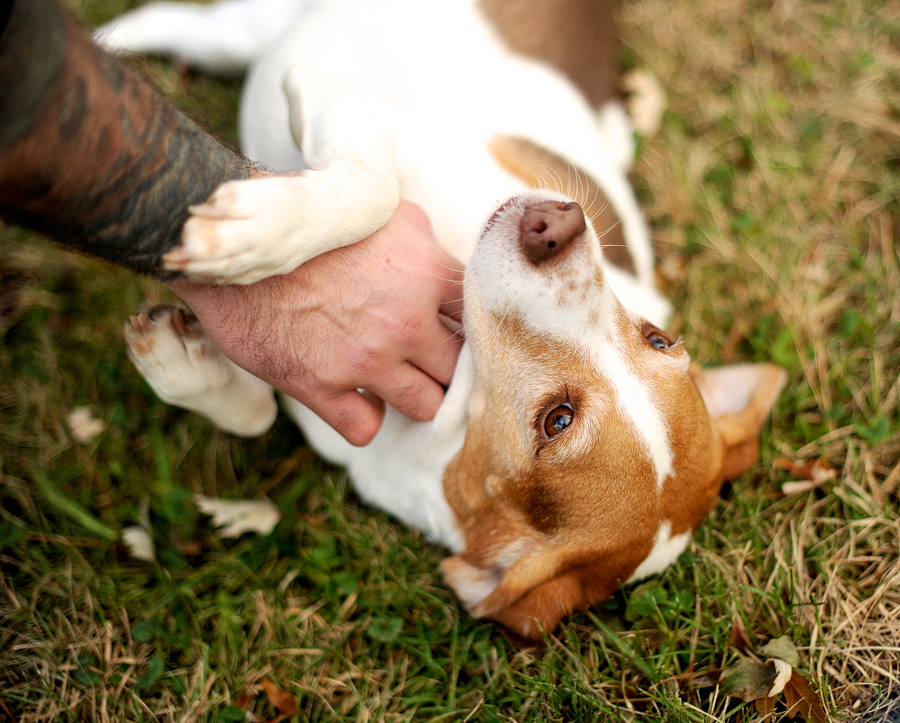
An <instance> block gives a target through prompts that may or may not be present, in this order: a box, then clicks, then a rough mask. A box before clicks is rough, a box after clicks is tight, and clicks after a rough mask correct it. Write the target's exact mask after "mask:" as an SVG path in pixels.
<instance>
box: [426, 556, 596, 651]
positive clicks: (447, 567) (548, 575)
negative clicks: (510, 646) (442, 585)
mask: <svg viewBox="0 0 900 723" xmlns="http://www.w3.org/2000/svg"><path fill="white" fill-rule="evenodd" d="M478 557H480V555H479V554H478V552H475V553H474V554H472V552H469V551H467V552H463V553H461V554H459V555H454V556H453V557H448V558H447V559H445V560H444V561H443V562H442V563H441V572H442V573H443V575H444V580H445V581H446V582H447V584H448V585H449V586H450V587H451V588H453V590H454V592H456V594H457V595H458V596H459V598H460V600H462V602H463V604H464V605H465V606H466V609H467V610H468V611H469V613H470V614H471V615H472V616H473V617H476V618H490V619H491V620H496V621H497V622H499V623H501V624H502V625H505V626H506V627H507V628H509V629H510V630H512V631H513V632H514V633H516V634H517V635H520V636H521V637H523V638H527V639H529V640H539V639H540V638H541V637H542V635H543V631H548V632H549V631H551V630H553V629H554V628H555V627H556V626H557V624H558V623H559V621H560V620H561V619H562V618H563V616H565V615H566V614H568V613H569V612H571V611H572V610H574V609H575V608H576V607H579V606H580V604H581V601H582V600H581V598H582V589H581V583H580V581H579V580H578V578H577V576H576V575H572V574H567V573H566V572H562V573H561V574H557V570H556V568H557V565H556V555H554V554H553V552H552V550H550V549H547V548H546V546H544V545H542V544H541V543H540V542H539V541H536V540H534V539H527V538H519V539H517V540H513V541H512V542H510V543H509V544H507V545H506V546H505V547H504V548H502V549H501V550H500V552H499V554H498V555H497V557H496V559H495V560H494V561H493V562H492V563H490V562H487V561H485V563H484V564H482V562H481V561H480V560H478V561H477V562H476V561H475V560H476V559H477V558H478Z"/></svg>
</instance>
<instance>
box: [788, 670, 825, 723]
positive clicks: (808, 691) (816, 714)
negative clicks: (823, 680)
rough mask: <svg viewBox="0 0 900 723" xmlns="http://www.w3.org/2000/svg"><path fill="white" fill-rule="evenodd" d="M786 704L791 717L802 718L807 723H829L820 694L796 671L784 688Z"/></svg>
mask: <svg viewBox="0 0 900 723" xmlns="http://www.w3.org/2000/svg"><path fill="white" fill-rule="evenodd" d="M784 702H785V704H786V705H787V713H788V715H789V716H798V715H799V716H801V717H802V718H803V720H805V721H806V723H827V721H828V716H826V715H825V708H824V707H823V706H822V701H821V699H820V698H819V694H818V693H816V691H814V690H813V689H812V686H811V685H810V684H809V681H808V680H807V679H806V678H804V677H803V676H802V675H798V674H797V672H796V671H794V674H793V675H792V676H791V679H790V680H789V681H788V683H787V685H785V686H784Z"/></svg>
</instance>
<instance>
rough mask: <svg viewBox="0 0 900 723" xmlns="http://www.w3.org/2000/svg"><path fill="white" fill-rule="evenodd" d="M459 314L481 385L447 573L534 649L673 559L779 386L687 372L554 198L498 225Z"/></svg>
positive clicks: (768, 373) (499, 215)
mask: <svg viewBox="0 0 900 723" xmlns="http://www.w3.org/2000/svg"><path fill="white" fill-rule="evenodd" d="M465 298H466V312H465V325H466V338H467V343H468V344H469V345H471V348H472V350H473V358H474V362H475V373H476V381H475V390H474V393H473V395H472V398H471V402H470V418H471V419H470V423H469V426H468V430H467V433H466V440H465V444H464V445H463V448H462V450H461V451H460V452H459V454H458V455H457V456H456V458H455V459H454V460H453V462H452V463H451V464H450V465H449V466H448V468H447V471H446V473H445V476H444V489H445V494H446V497H447V499H448V501H449V503H450V505H451V507H452V508H453V510H454V512H455V514H456V515H457V518H458V520H459V523H460V527H461V528H462V529H463V531H464V533H465V539H466V547H465V549H464V551H463V552H462V553H460V554H459V555H455V556H453V557H451V558H448V559H446V560H445V561H444V562H443V564H442V570H443V572H444V576H445V578H446V580H447V581H448V583H449V584H450V585H451V587H453V588H454V590H455V591H456V592H457V594H458V595H459V597H460V598H461V600H462V601H463V603H464V604H465V605H466V607H467V608H468V609H469V611H470V612H471V613H472V614H473V615H475V616H476V617H488V618H492V619H494V620H498V621H499V622H501V623H503V624H504V625H506V626H507V627H509V628H510V629H511V630H513V631H514V632H516V633H518V634H520V635H522V636H524V637H526V638H535V637H540V636H541V634H542V632H541V631H542V630H547V631H549V630H551V629H552V628H554V627H555V626H556V624H557V623H558V622H559V620H560V618H562V616H564V615H565V614H567V613H568V612H571V611H572V610H575V609H578V608H582V607H586V606H588V605H591V604H594V603H596V602H599V601H600V600H602V599H604V598H606V597H607V596H609V595H610V594H612V593H613V592H614V591H615V590H616V588H617V587H618V586H619V585H620V584H621V583H624V582H625V581H628V580H629V579H631V578H632V577H633V576H634V577H637V576H646V575H649V574H653V573H654V572H658V571H660V570H661V569H663V568H664V567H666V566H667V565H668V564H670V563H671V562H672V561H674V559H675V558H676V557H677V555H678V554H679V553H680V552H681V551H682V550H683V549H684V546H685V545H686V544H687V540H688V537H689V533H690V531H691V530H692V529H693V528H694V527H695V526H696V525H697V524H698V523H699V521H700V519H701V518H702V517H703V515H705V514H706V513H707V512H708V511H709V510H710V509H711V507H712V505H713V504H714V502H715V498H716V496H717V494H718V491H719V487H720V485H721V482H722V480H723V479H725V478H730V477H733V476H735V475H736V474H739V473H740V472H741V471H743V470H744V469H746V468H747V467H749V466H750V465H751V464H752V463H753V462H754V460H755V458H756V452H757V447H756V445H757V444H758V443H757V436H758V432H759V428H760V426H761V425H762V423H763V421H764V419H765V416H766V415H767V413H768V411H769V409H770V408H771V405H772V404H773V403H774V400H775V398H776V397H777V394H778V391H779V390H780V387H781V384H782V383H783V372H782V371H781V370H780V369H777V368H775V367H770V366H768V365H758V366H746V367H735V368H732V369H729V370H727V372H724V371H721V370H719V371H714V372H712V373H711V374H710V373H706V372H703V371H701V370H699V369H698V368H696V367H693V366H692V365H691V363H690V359H689V357H688V354H687V352H686V351H685V349H684V348H683V346H682V345H681V343H680V342H678V341H675V340H673V339H671V338H670V337H669V336H668V335H667V334H666V333H665V332H663V331H661V330H659V329H657V328H656V327H654V326H652V325H651V324H649V323H648V322H646V321H644V320H643V319H641V318H640V317H637V316H635V315H633V314H631V313H630V312H628V311H626V310H625V309H624V308H623V307H622V305H621V304H620V303H619V301H618V300H617V299H616V297H615V295H614V294H613V292H612V290H611V289H610V288H609V285H608V284H607V283H606V278H605V276H604V272H603V260H602V253H601V250H600V244H599V242H598V240H597V236H596V234H595V232H594V231H593V229H592V228H591V227H590V224H586V223H585V219H584V215H583V213H582V211H581V208H580V207H579V206H578V205H577V204H575V203H570V202H567V199H566V198H564V197H562V196H560V195H559V194H555V193H552V192H543V191H542V192H536V193H533V194H529V195H527V196H523V197H518V198H514V199H512V200H511V201H509V202H507V203H506V204H505V205H504V206H502V207H501V208H500V209H499V210H498V211H497V212H496V213H495V214H494V216H493V217H492V218H491V220H490V221H489V222H488V224H487V226H486V227H485V229H484V231H483V233H482V236H481V238H480V240H479V242H478V245H477V247H476V249H475V252H474V255H473V257H472V259H471V261H470V263H469V266H468V269H467V272H466V281H465ZM704 397H705V398H707V399H708V400H712V402H713V404H712V405H711V406H710V408H709V409H708V408H707V404H706V403H705V402H704ZM651 553H652V554H651ZM642 563H644V564H643V565H642Z"/></svg>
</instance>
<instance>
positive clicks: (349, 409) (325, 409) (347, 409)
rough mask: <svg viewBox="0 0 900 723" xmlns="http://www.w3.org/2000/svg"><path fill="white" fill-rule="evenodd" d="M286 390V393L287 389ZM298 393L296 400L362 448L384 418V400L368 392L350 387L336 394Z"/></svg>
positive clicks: (374, 433)
mask: <svg viewBox="0 0 900 723" xmlns="http://www.w3.org/2000/svg"><path fill="white" fill-rule="evenodd" d="M288 393H289V394H290V392H289V391H288ZM292 396H293V395H292ZM299 396H301V397H303V398H302V399H300V400H299V401H301V402H302V403H303V404H305V405H306V406H307V407H309V408H310V409H312V410H313V411H314V412H315V413H316V414H318V415H319V416H320V417H321V418H322V419H323V420H324V421H325V422H326V423H327V424H328V425H329V426H331V427H334V429H335V430H337V432H339V433H340V435H341V436H342V437H343V438H344V439H346V440H347V441H348V442H350V444H352V445H354V446H356V447H364V446H365V445H367V444H368V443H369V442H371V441H372V440H373V439H374V438H375V435H376V434H378V430H379V429H381V423H382V422H383V421H384V402H382V401H381V400H380V399H378V398H377V397H374V396H373V395H371V394H362V393H360V392H358V391H356V390H353V391H346V392H341V393H339V394H338V395H337V396H328V395H325V394H314V395H311V396H310V395H305V394H304V395H299Z"/></svg>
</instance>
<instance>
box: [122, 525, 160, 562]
mask: <svg viewBox="0 0 900 723" xmlns="http://www.w3.org/2000/svg"><path fill="white" fill-rule="evenodd" d="M122 544H124V545H125V547H127V548H128V554H129V555H131V556H132V557H133V558H135V559H137V560H146V561H147V562H156V546H155V545H154V544H153V536H152V535H151V534H150V533H149V532H148V531H147V530H145V529H144V528H143V527H139V526H138V525H132V526H131V527H126V528H125V529H123V530H122Z"/></svg>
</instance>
